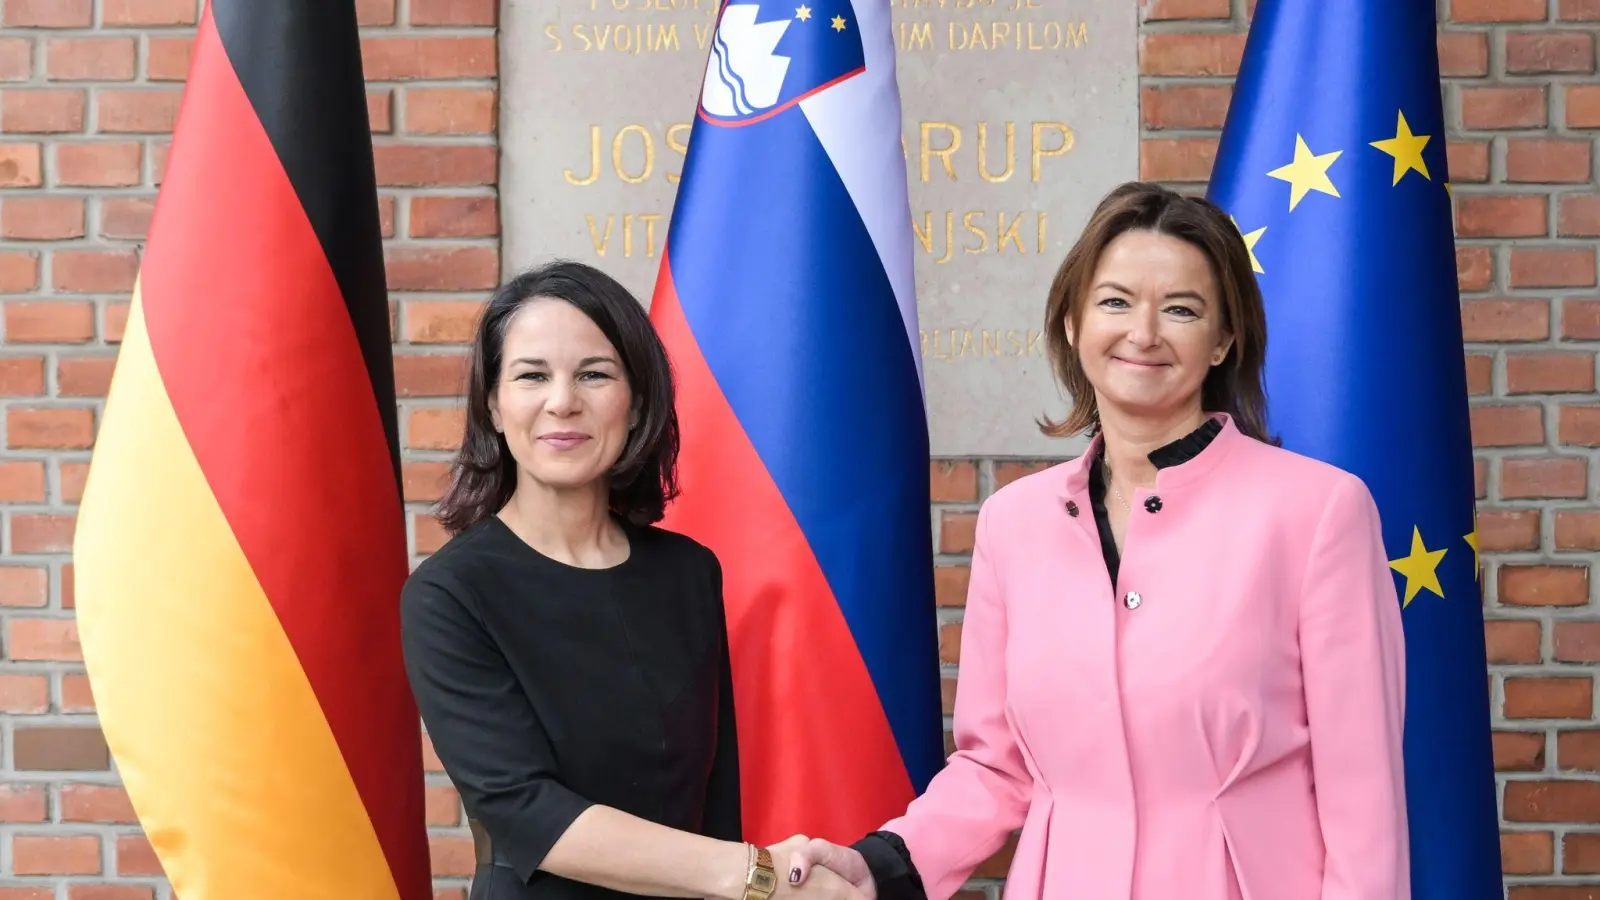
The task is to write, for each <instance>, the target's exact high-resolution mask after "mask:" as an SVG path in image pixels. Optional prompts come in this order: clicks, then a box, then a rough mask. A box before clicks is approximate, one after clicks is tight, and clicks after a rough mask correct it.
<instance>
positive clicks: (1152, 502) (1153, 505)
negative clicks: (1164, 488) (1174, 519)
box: [1144, 494, 1161, 513]
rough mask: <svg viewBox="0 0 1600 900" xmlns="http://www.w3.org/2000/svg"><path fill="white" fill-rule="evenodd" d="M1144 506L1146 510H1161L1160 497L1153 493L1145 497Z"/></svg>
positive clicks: (1154, 511) (1155, 511)
mask: <svg viewBox="0 0 1600 900" xmlns="http://www.w3.org/2000/svg"><path fill="white" fill-rule="evenodd" d="M1144 508H1145V511H1146V512H1153V513H1157V512H1161V498H1160V497H1157V496H1155V495H1154V494H1152V495H1151V496H1149V497H1147V498H1145V501H1144Z"/></svg>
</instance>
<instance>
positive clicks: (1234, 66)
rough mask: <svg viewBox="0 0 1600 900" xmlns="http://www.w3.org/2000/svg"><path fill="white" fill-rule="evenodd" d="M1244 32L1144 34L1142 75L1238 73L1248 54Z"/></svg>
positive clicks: (1141, 60)
mask: <svg viewBox="0 0 1600 900" xmlns="http://www.w3.org/2000/svg"><path fill="white" fill-rule="evenodd" d="M1244 39H1245V36H1244V35H1243V34H1181V33H1169V34H1143V35H1140V36H1139V73H1140V74H1141V75H1237V74H1238V73H1239V62H1240V60H1241V59H1243V58H1244Z"/></svg>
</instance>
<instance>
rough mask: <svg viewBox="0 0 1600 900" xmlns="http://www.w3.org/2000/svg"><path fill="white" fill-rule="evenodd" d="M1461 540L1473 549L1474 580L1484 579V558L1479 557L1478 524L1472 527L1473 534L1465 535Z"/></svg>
mask: <svg viewBox="0 0 1600 900" xmlns="http://www.w3.org/2000/svg"><path fill="white" fill-rule="evenodd" d="M1461 539H1462V540H1464V541H1466V542H1467V543H1468V544H1469V545H1471V547H1472V575H1473V577H1474V578H1482V577H1483V560H1482V557H1481V556H1479V554H1478V525H1477V523H1476V522H1474V523H1473V525H1472V533H1471V534H1467V535H1463V536H1462V538H1461Z"/></svg>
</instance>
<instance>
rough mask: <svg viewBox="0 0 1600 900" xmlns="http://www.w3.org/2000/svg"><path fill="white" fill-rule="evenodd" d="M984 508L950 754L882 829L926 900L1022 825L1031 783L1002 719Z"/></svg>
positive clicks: (940, 898) (1001, 611) (1000, 654)
mask: <svg viewBox="0 0 1600 900" xmlns="http://www.w3.org/2000/svg"><path fill="white" fill-rule="evenodd" d="M989 518H990V513H989V509H988V508H987V507H985V508H984V509H982V510H980V511H979V514H978V527H977V541H976V546H975V547H974V549H973V553H972V575H971V579H970V582H969V586H968V589H967V608H966V615H965V618H964V620H963V623H962V629H961V670H960V678H959V682H958V685H957V689H956V704H955V726H954V736H955V744H956V752H955V753H954V754H952V755H951V756H950V758H949V760H948V762H947V763H946V764H945V767H944V768H943V769H942V770H940V772H939V774H938V775H936V776H935V777H934V778H933V781H932V782H931V783H930V784H929V785H928V790H927V791H926V792H924V793H923V795H922V796H921V797H918V798H917V799H916V800H915V801H913V802H912V804H911V806H910V807H909V808H907V810H906V813H905V815H904V816H901V817H900V818H898V819H895V820H894V821H892V822H889V823H888V824H887V825H885V826H884V830H886V831H893V832H894V833H896V834H898V835H900V837H901V838H902V839H904V840H905V843H906V849H907V850H909V851H910V853H911V860H912V862H913V863H914V864H915V866H916V868H917V874H918V875H919V876H920V877H921V878H922V884H923V888H924V890H926V892H927V895H928V898H929V900H945V898H947V897H949V896H950V895H951V894H954V893H955V892H956V891H957V890H958V889H960V887H961V885H962V884H963V883H964V882H965V881H966V879H967V877H968V876H969V875H971V874H972V870H973V869H975V868H977V866H978V864H979V863H982V862H983V861H984V860H986V859H988V858H989V857H990V856H992V855H993V854H994V853H995V852H996V851H997V850H999V849H1000V847H1001V845H1002V844H1004V843H1005V840H1006V838H1007V837H1008V836H1009V835H1010V834H1011V832H1013V831H1015V830H1016V829H1018V828H1020V827H1022V822H1023V817H1024V816H1025V814H1026V813H1027V808H1028V799H1029V793H1030V789H1031V786H1032V784H1033V778H1032V776H1031V775H1030V774H1029V772H1028V769H1027V767H1026V766H1025V765H1024V763H1023V761H1022V752H1021V750H1020V749H1019V748H1018V747H1017V742H1016V738H1015V736H1014V735H1013V733H1012V729H1011V723H1010V721H1009V720H1008V718H1007V716H1006V609H1005V600H1004V599H1003V596H1002V593H1001V588H1000V584H999V578H998V576H997V573H996V572H995V569H994V563H993V560H992V557H991V554H992V553H993V547H992V545H991V544H990V541H991V538H990V537H989V530H988V526H989Z"/></svg>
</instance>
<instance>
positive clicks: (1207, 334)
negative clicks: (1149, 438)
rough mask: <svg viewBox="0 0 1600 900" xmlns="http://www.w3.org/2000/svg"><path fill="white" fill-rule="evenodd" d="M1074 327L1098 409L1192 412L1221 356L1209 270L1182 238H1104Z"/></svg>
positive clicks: (1162, 415)
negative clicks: (1207, 377) (1213, 367)
mask: <svg viewBox="0 0 1600 900" xmlns="http://www.w3.org/2000/svg"><path fill="white" fill-rule="evenodd" d="M1089 283H1090V288H1089V292H1088V294H1087V295H1086V296H1084V297H1083V298H1082V300H1081V302H1082V304H1083V309H1082V313H1081V317H1080V320H1079V322H1078V324H1077V326H1076V327H1074V325H1073V323H1072V318H1071V316H1070V315H1069V317H1068V319H1067V322H1066V324H1065V327H1066V329H1067V339H1068V341H1069V342H1070V343H1071V344H1072V346H1073V347H1074V348H1075V349H1076V351H1077V355H1078V358H1079V360H1080V361H1081V364H1082V366H1083V371H1084V374H1085V375H1086V376H1087V377H1088V380H1089V384H1090V385H1091V386H1092V387H1093V388H1094V392H1095V397H1096V400H1097V401H1098V403H1099V406H1100V410H1101V412H1102V414H1108V413H1109V414H1114V415H1120V416H1121V417H1124V418H1132V419H1168V418H1172V417H1174V416H1179V415H1183V414H1184V413H1189V412H1194V413H1198V412H1199V410H1200V399H1201V395H1200V390H1201V387H1202V385H1204V383H1205V379H1206V375H1207V374H1208V373H1209V372H1210V370H1211V367H1212V366H1215V365H1217V364H1219V363H1221V362H1222V361H1223V359H1224V358H1225V357H1226V356H1227V353H1228V348H1229V346H1231V344H1232V339H1231V337H1229V336H1228V335H1227V334H1226V333H1225V331H1224V329H1223V321H1222V320H1223V311H1222V303H1221V297H1220V295H1219V292H1218V287H1217V282H1216V278H1215V276H1214V275H1213V274H1212V271H1211V267H1210V265H1209V264H1208V263H1207V261H1206V257H1205V254H1203V253H1202V252H1201V251H1200V250H1199V249H1198V248H1197V247H1195V246H1194V245H1192V244H1190V243H1189V242H1187V241H1184V240H1180V239H1178V238H1175V237H1171V236H1169V235H1165V234H1160V233H1158V232H1154V231H1146V230H1132V231H1127V232H1124V233H1123V234H1121V235H1119V236H1118V237H1117V238H1116V239H1114V240H1112V241H1111V242H1110V243H1109V244H1107V245H1106V248H1105V251H1104V252H1102V253H1101V254H1100V259H1099V260H1098V264H1097V265H1096V267H1095V272H1094V276H1093V278H1091V279H1090V282H1089Z"/></svg>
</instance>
